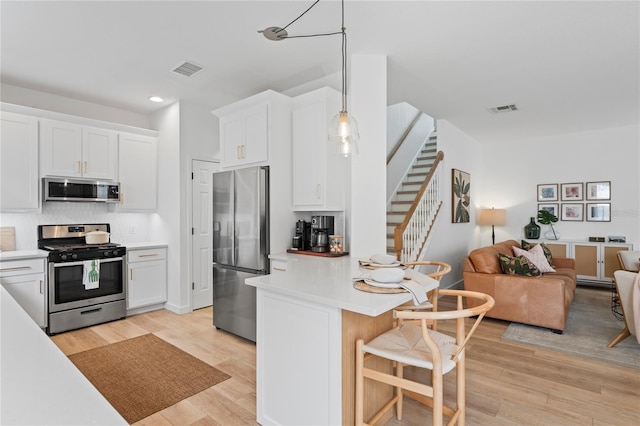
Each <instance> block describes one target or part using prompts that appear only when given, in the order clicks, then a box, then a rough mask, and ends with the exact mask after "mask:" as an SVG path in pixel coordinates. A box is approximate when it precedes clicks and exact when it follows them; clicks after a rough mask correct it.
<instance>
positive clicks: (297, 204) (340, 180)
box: [292, 87, 347, 211]
mask: <svg viewBox="0 0 640 426" xmlns="http://www.w3.org/2000/svg"><path fill="white" fill-rule="evenodd" d="M339 110H340V93H339V92H337V91H336V90H333V89H331V88H328V87H325V88H322V89H318V90H314V91H312V92H309V93H305V94H303V95H300V96H297V97H295V98H294V99H293V111H292V151H293V163H292V167H293V179H292V187H293V188H292V190H293V210H294V211H312V210H315V211H322V210H343V209H344V197H345V192H344V191H345V187H346V182H345V180H346V171H347V159H345V158H344V157H341V156H339V155H338V154H337V152H336V147H335V145H334V144H332V143H330V142H329V140H328V139H327V132H328V129H329V121H330V120H331V118H332V117H333V116H334V115H335V114H336V113H337V112H338V111H339Z"/></svg>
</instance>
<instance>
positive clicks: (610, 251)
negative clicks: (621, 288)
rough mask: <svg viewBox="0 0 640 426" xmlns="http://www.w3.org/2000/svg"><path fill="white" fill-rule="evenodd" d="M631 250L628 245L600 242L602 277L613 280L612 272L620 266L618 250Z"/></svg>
mask: <svg viewBox="0 0 640 426" xmlns="http://www.w3.org/2000/svg"><path fill="white" fill-rule="evenodd" d="M621 250H625V251H627V250H631V247H630V246H621V245H607V244H602V279H607V281H610V280H613V273H614V272H615V271H617V270H618V269H620V268H621V266H620V261H619V260H618V252H619V251H621Z"/></svg>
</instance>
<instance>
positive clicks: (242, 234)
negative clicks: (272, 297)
mask: <svg viewBox="0 0 640 426" xmlns="http://www.w3.org/2000/svg"><path fill="white" fill-rule="evenodd" d="M212 201H213V325H214V326H216V328H219V329H222V330H226V331H228V332H230V333H233V334H236V335H238V336H240V337H244V338H245V339H248V340H251V341H253V342H255V341H256V289H255V287H251V286H248V285H246V284H245V283H244V280H245V279H246V278H250V277H254V276H257V275H265V274H268V271H269V258H268V254H269V253H268V249H269V167H252V168H248V169H241V170H234V171H228V172H220V173H214V175H213V200H212Z"/></svg>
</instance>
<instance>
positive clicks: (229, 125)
mask: <svg viewBox="0 0 640 426" xmlns="http://www.w3.org/2000/svg"><path fill="white" fill-rule="evenodd" d="M242 134H243V132H242V114H240V113H238V114H234V115H230V116H227V117H224V118H221V119H220V153H221V156H222V166H223V167H230V166H236V165H238V164H241V163H242V145H243V140H242Z"/></svg>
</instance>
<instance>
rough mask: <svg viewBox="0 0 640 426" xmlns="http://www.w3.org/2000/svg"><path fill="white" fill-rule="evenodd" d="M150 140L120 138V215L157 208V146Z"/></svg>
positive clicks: (142, 137)
mask: <svg viewBox="0 0 640 426" xmlns="http://www.w3.org/2000/svg"><path fill="white" fill-rule="evenodd" d="M157 142H158V141H157V139H156V138H154V137H149V136H142V135H135V134H129V133H120V134H119V135H118V174H119V180H120V207H119V210H120V211H153V210H156V209H157V208H158V143H157Z"/></svg>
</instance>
